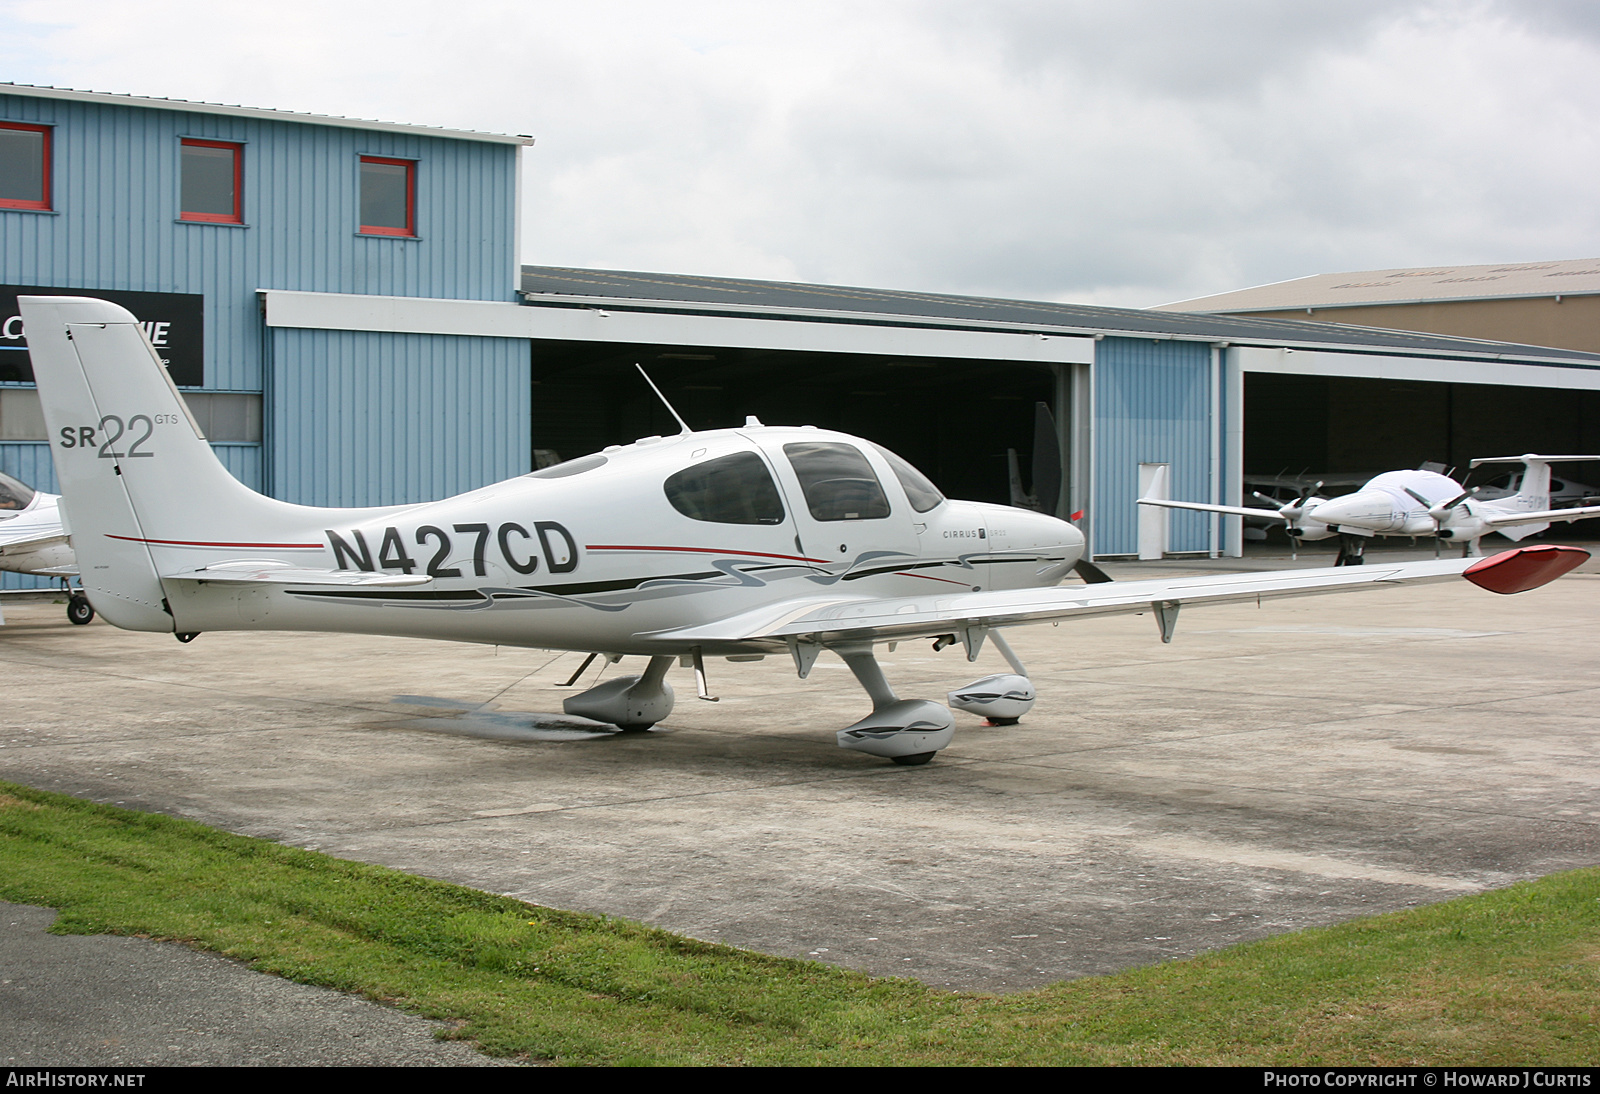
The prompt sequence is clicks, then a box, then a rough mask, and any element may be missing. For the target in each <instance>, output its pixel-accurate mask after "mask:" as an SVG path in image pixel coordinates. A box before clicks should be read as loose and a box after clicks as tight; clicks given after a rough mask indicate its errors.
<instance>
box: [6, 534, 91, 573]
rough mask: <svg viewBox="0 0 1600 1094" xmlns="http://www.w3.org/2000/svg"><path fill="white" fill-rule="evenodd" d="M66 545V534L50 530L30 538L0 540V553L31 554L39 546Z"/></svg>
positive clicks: (74, 571) (75, 571)
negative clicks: (47, 533) (46, 533)
mask: <svg viewBox="0 0 1600 1094" xmlns="http://www.w3.org/2000/svg"><path fill="white" fill-rule="evenodd" d="M66 545H67V537H66V536H64V535H62V534H61V533H60V532H52V533H51V534H49V535H43V536H34V537H33V538H32V539H13V540H5V541H0V555H23V554H32V553H33V552H34V551H37V550H39V549H40V548H41V547H65V546H66ZM72 572H73V573H77V572H78V571H77V570H73V571H72Z"/></svg>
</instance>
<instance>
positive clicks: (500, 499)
mask: <svg viewBox="0 0 1600 1094" xmlns="http://www.w3.org/2000/svg"><path fill="white" fill-rule="evenodd" d="M21 308H22V313H23V316H24V319H25V322H26V323H27V328H28V343H29V350H30V352H31V354H32V356H33V367H34V373H35V376H36V378H37V381H38V385H39V394H40V400H41V402H42V404H43V408H44V415H45V420H46V422H47V423H48V425H49V430H50V436H51V438H52V450H53V452H54V454H55V460H56V468H57V471H58V474H59V478H60V482H61V485H62V490H63V503H64V506H65V512H66V514H67V517H68V522H67V523H68V526H69V528H70V530H71V534H72V540H73V544H74V546H75V548H76V550H77V554H78V560H79V564H80V570H81V574H82V581H83V584H84V587H85V589H86V591H87V592H88V595H89V597H90V598H91V599H92V600H93V602H94V606H95V608H96V609H97V610H98V611H99V612H100V614H101V615H102V616H104V617H105V618H106V619H107V620H109V621H110V622H112V623H114V624H116V625H117V626H119V627H125V628H128V629H131V630H145V631H165V632H168V633H171V634H175V635H176V636H177V637H178V639H179V640H180V641H189V640H191V639H192V638H194V637H195V635H196V634H197V633H199V632H201V631H208V630H247V629H272V630H323V631H345V632H361V633H368V634H389V635H405V636H411V637H422V638H449V639H456V640H460V641H468V642H485V643H498V644H501V645H513V646H529V647H535V648H546V649H565V650H576V651H581V652H588V653H590V654H591V657H592V656H595V655H605V656H609V657H611V658H613V659H616V658H620V657H622V656H624V655H635V656H642V657H647V658H649V664H648V666H647V667H646V668H645V670H644V672H643V673H642V674H640V675H635V676H625V677H622V678H620V679H612V680H607V681H605V682H604V683H601V684H599V685H598V686H595V687H592V688H590V689H589V690H588V691H585V692H583V693H582V694H579V695H575V696H573V697H571V698H569V699H568V700H567V701H566V702H565V704H564V706H565V709H566V711H567V712H568V713H569V714H575V715H581V716H584V717H588V718H592V719H595V720H597V721H601V722H609V723H612V724H614V725H617V726H619V727H621V728H623V729H639V728H648V727H649V726H650V725H652V724H654V723H655V722H658V721H660V720H661V719H662V718H665V717H666V716H667V714H668V713H669V712H670V711H671V709H672V705H673V691H672V688H671V686H670V685H669V684H668V683H667V682H666V679H665V678H666V675H667V671H668V669H669V668H670V667H671V666H672V664H673V662H674V661H675V660H679V659H680V658H681V659H682V660H684V661H687V662H689V663H690V664H692V665H693V667H694V669H695V675H696V682H697V690H698V692H699V695H700V697H701V698H704V699H710V698H711V696H710V694H709V692H708V689H707V687H706V682H705V673H704V658H705V657H707V656H722V657H729V658H731V659H733V660H741V659H750V658H753V657H759V656H763V655H767V654H774V653H777V654H782V653H787V654H789V656H791V657H792V658H793V659H794V664H795V668H796V671H797V672H798V673H799V675H800V676H802V677H804V676H806V675H807V674H808V673H809V672H810V670H811V667H812V665H813V663H814V662H815V661H816V659H817V656H818V655H819V654H820V653H821V652H822V651H823V650H825V649H827V650H831V651H833V652H834V653H836V654H838V655H839V656H840V657H841V658H843V659H844V661H845V663H846V664H847V665H848V666H849V667H850V669H851V670H852V671H853V672H854V674H855V676H856V679H857V680H858V681H859V682H860V684H861V686H862V687H863V688H864V689H865V690H866V692H867V694H868V695H869V696H870V697H871V699H872V706H873V710H872V713H871V714H869V715H868V716H867V717H865V718H863V719H861V720H860V721H859V722H857V723H855V724H854V725H852V726H849V727H848V728H846V729H843V730H840V731H839V732H838V742H839V744H840V745H842V746H844V747H845V748H852V749H858V750H860V751H862V752H866V753H869V754H872V755H876V756H883V757H887V758H889V759H892V760H894V761H896V762H898V763H902V764H917V763H924V762H926V761H927V760H928V759H930V758H931V757H932V756H933V754H934V753H936V752H937V751H939V750H940V749H942V748H944V747H945V746H946V745H948V744H949V743H950V740H951V736H952V734H953V732H954V720H953V718H952V716H951V713H950V711H949V709H948V708H946V707H945V706H944V705H943V704H941V703H936V702H932V701H928V700H917V699H901V698H899V697H898V696H897V695H896V694H895V693H894V691H893V690H892V689H891V688H890V686H889V683H888V681H887V680H885V679H884V675H883V672H882V670H881V669H880V668H879V665H878V662H877V659H876V657H875V656H874V652H873V650H874V646H875V645H876V644H879V643H892V642H896V641H902V640H906V639H912V638H933V639H934V640H935V641H934V646H935V648H936V649H938V648H943V647H946V646H951V645H956V644H960V645H961V646H962V647H963V648H964V649H965V651H966V654H967V659H968V660H969V661H972V660H975V659H976V658H977V656H978V652H979V650H980V649H981V648H982V646H983V643H984V640H985V638H986V637H987V638H992V639H993V641H994V644H995V646H996V647H997V648H998V649H999V651H1000V653H1001V654H1002V655H1003V656H1004V657H1005V659H1006V660H1007V662H1009V664H1010V667H1011V669H1012V670H1013V671H1012V672H1011V673H1005V674H1000V675H995V676H989V677H985V678H984V679H982V680H979V681H977V682H975V683H974V684H972V685H969V686H968V687H966V688H961V689H957V690H956V691H954V692H952V693H951V694H950V700H951V702H952V704H953V705H955V706H957V707H958V708H960V709H963V710H967V711H971V712H973V713H976V714H979V715H983V716H988V717H990V718H991V719H993V720H994V721H997V722H1003V721H1015V720H1016V719H1017V718H1018V717H1020V716H1021V715H1022V714H1023V713H1024V712H1025V711H1027V709H1028V708H1029V707H1030V706H1031V704H1032V703H1033V700H1034V693H1033V687H1032V685H1031V683H1030V682H1029V680H1028V678H1027V670H1026V668H1025V667H1024V666H1023V664H1022V662H1021V661H1019V660H1018V659H1017V656H1016V654H1015V653H1014V652H1013V651H1012V649H1011V647H1010V646H1009V645H1008V644H1007V643H1006V641H1005V639H1004V637H1003V636H1002V634H1001V628H1004V627H1009V626H1015V625H1018V624H1022V623H1036V622H1042V621H1046V620H1060V619H1067V618H1072V617H1074V616H1080V615H1096V614H1102V613H1110V612H1146V611H1149V612H1153V614H1154V615H1155V617H1156V619H1157V622H1158V623H1159V625H1160V629H1161V635H1162V637H1163V639H1170V638H1171V636H1172V628H1173V625H1174V624H1175V622H1176V620H1177V615H1178V609H1179V607H1180V605H1182V604H1184V603H1205V602H1210V601H1225V600H1236V599H1259V598H1261V597H1266V596H1276V595H1285V594H1294V593H1307V592H1320V591H1332V590H1337V589H1343V588H1350V587H1355V586H1360V585H1369V586H1370V585H1374V584H1377V583H1385V582H1395V581H1423V580H1430V579H1444V578H1449V577H1454V576H1456V575H1457V574H1461V573H1462V572H1463V571H1467V570H1468V569H1469V564H1468V563H1466V562H1465V561H1458V560H1447V561H1434V562H1420V563H1410V564H1404V565H1394V566H1384V567H1378V566H1371V567H1366V568H1365V569H1363V570H1340V569H1323V570H1305V571H1299V572H1278V573H1260V574H1225V575H1219V576H1208V577H1186V578H1172V579H1162V580H1156V581H1131V582H1104V581H1102V582H1098V583H1095V584H1084V585H1073V586H1066V587H1061V588H1054V587H1053V586H1055V585H1056V584H1057V583H1058V582H1059V581H1061V579H1062V578H1064V577H1065V576H1066V575H1067V574H1068V573H1069V572H1071V571H1072V569H1073V567H1074V564H1075V563H1077V562H1078V561H1079V559H1080V558H1081V556H1082V554H1083V550H1084V540H1083V535H1082V534H1081V533H1080V532H1079V531H1078V529H1077V528H1075V527H1073V526H1072V525H1071V524H1068V523H1066V522H1064V521H1061V520H1057V519H1056V518H1054V517H1052V516H1047V515H1045V514H1043V513H1030V512H1026V511H1023V510H1020V509H1014V508H1010V507H1007V506H1000V505H984V504H978V503H975V502H964V501H951V500H947V499H946V498H945V497H943V496H942V495H941V494H940V493H939V491H938V490H937V489H936V488H935V487H934V486H933V484H932V483H930V482H929V481H928V480H927V479H926V478H924V477H923V476H922V475H921V474H920V473H919V472H917V470H916V469H915V468H913V467H912V466H911V465H910V464H908V463H906V462H905V461H904V460H902V459H900V458H899V457H898V456H895V455H894V454H893V453H891V452H888V451H886V450H884V449H882V448H879V447H877V446H876V445H873V444H870V443H868V442H865V441H862V440H858V439H857V438H854V437H849V436H846V435H844V434H841V433H832V432H828V431H826V430H821V429H813V428H810V427H805V426H802V427H799V428H774V427H768V426H763V425H762V424H761V423H759V422H757V421H755V420H754V419H750V420H748V421H747V422H746V423H745V425H744V427H743V428H739V429H719V430H713V431H709V432H700V433H697V432H691V431H689V429H688V427H687V426H685V427H684V432H683V433H682V434H680V435H678V436H675V437H666V438H663V437H646V438H643V439H642V440H639V441H636V442H634V443H633V444H631V445H627V446H619V447H613V448H609V449H607V450H605V451H604V452H600V453H596V454H594V455H590V456H583V457H580V458H578V459H574V460H570V461H568V462H566V463H562V464H558V465H556V466H554V467H548V468H545V469H543V470H540V471H535V472H533V473H532V474H529V475H524V476H522V477H520V478H516V479H511V480H509V481H507V482H502V483H498V484H496V485H494V486H487V487H484V488H483V489H480V490H473V491H470V492H468V493H465V494H461V495H459V496H457V497H454V498H449V499H446V500H444V501H438V502H431V503H427V504H421V505H394V506H385V507H378V508H369V509H318V508H311V507H307V506H300V505H292V504H289V503H287V502H281V501H276V500H274V499H271V498H267V497H263V496H262V495H260V494H257V493H255V492H254V491H251V490H249V489H248V488H246V487H245V486H243V485H242V484H240V483H239V482H238V481H237V480H236V479H234V478H233V477H232V476H231V475H229V474H228V472H227V470H226V469H225V468H224V467H223V466H222V464H221V463H219V462H218V461H217V459H216V457H215V456H214V455H213V454H212V452H211V448H210V446H209V445H208V444H207V443H206V441H205V438H204V437H203V436H202V435H201V433H200V430H199V429H198V427H197V426H196V425H195V423H194V420H193V418H191V417H190V416H189V413H188V410H187V408H186V407H185V405H184V403H183V400H182V399H181V398H180V397H179V395H178V392H177V389H176V388H175V387H173V385H172V382H171V380H170V379H169V378H168V377H167V375H166V372H165V370H164V369H163V368H162V366H161V363H160V360H159V358H157V357H156V355H155V353H154V351H152V350H151V348H150V345H149V343H148V342H147V341H146V339H145V336H144V333H143V331H142V330H141V329H140V327H139V325H138V323H137V322H136V321H135V319H134V317H133V316H132V315H130V314H128V313H127V312H126V311H124V310H123V309H122V308H120V307H117V306H116V305H114V304H109V303H106V302H104V301H100V300H91V299H79V298H66V297H23V298H22V300H21ZM680 421H681V419H680ZM1586 558H1588V554H1587V553H1586V552H1583V551H1577V550H1575V549H1572V548H1540V549H1538V550H1537V551H1532V552H1530V551H1520V552H1511V553H1509V554H1507V555H1503V556H1499V557H1497V558H1495V559H1492V560H1485V561H1483V562H1479V563H1477V564H1476V565H1474V566H1472V567H1471V570H1470V572H1469V573H1468V576H1469V577H1471V578H1472V579H1473V580H1474V581H1476V582H1477V583H1478V584H1480V585H1483V586H1485V587H1488V588H1491V589H1494V590H1496V591H1501V592H1515V591H1520V590H1521V589H1523V588H1531V587H1534V586H1536V585H1540V584H1543V583H1544V582H1546V581H1549V580H1551V579H1552V578H1554V577H1556V576H1558V575H1559V574H1560V573H1564V572H1565V571H1566V570H1568V569H1571V568H1572V567H1573V566H1576V565H1578V564H1579V563H1580V562H1582V561H1583V560H1584V559H1586ZM1088 572H1089V573H1090V574H1091V576H1094V571H1093V570H1089V571H1088ZM581 671H582V670H581V669H580V673H581ZM576 679H577V676H576V675H575V676H574V680H576Z"/></svg>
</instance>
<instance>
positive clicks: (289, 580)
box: [161, 559, 433, 588]
mask: <svg viewBox="0 0 1600 1094" xmlns="http://www.w3.org/2000/svg"><path fill="white" fill-rule="evenodd" d="M161 580H162V581H207V582H216V583H219V584H224V585H359V586H364V587H367V588H372V587H377V588H395V587H398V586H408V585H426V584H428V583H429V582H431V581H432V580H433V578H431V577H428V576H426V575H424V574H387V573H372V572H369V571H366V570H317V569H312V568H310V567H304V566H290V565H288V564H287V563H283V562H275V561H272V560H269V559H239V560H237V561H234V562H217V563H213V564H212V565H210V566H202V567H201V568H200V569H198V570H183V571H181V572H179V573H175V574H162V575H161Z"/></svg>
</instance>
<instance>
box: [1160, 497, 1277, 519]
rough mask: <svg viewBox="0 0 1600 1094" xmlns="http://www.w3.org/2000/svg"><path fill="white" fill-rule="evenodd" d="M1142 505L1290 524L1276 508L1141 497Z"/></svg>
mask: <svg viewBox="0 0 1600 1094" xmlns="http://www.w3.org/2000/svg"><path fill="white" fill-rule="evenodd" d="M1139 504H1140V505H1159V506H1161V508H1163V509H1198V510H1199V511H1200V512H1202V513H1227V514H1229V515H1231V516H1236V517H1258V518H1260V519H1261V520H1281V521H1283V523H1285V524H1288V523H1289V518H1288V517H1286V516H1284V515H1283V514H1282V513H1280V512H1278V511H1277V510H1276V509H1251V508H1249V507H1247V506H1243V505H1209V504H1207V503H1206V502H1203V501H1169V500H1168V499H1166V498H1140V499H1139Z"/></svg>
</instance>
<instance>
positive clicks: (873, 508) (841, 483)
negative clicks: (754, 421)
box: [783, 441, 889, 520]
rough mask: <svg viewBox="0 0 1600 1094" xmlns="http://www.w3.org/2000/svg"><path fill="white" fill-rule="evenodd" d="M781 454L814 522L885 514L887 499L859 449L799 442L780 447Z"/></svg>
mask: <svg viewBox="0 0 1600 1094" xmlns="http://www.w3.org/2000/svg"><path fill="white" fill-rule="evenodd" d="M783 451H784V454H785V455H786V456H788V457H789V463H790V464H792V465H793V467H794V473H795V476H796V477H797V478H798V479H799V480H800V489H801V490H803V491H804V492H805V495H806V506H807V507H808V508H809V509H810V510H811V515H812V516H813V517H814V518H816V519H817V520H880V519H882V518H883V517H886V516H888V515H889V499H888V498H887V497H885V496H884V493H883V486H882V484H880V483H879V482H878V476H877V475H875V474H873V471H872V465H871V464H870V463H868V462H867V457H866V456H864V455H862V454H861V450H860V449H858V448H855V447H853V446H851V445H848V444H837V443H834V442H830V441H800V442H796V443H795V444H786V445H784V446H783Z"/></svg>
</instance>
